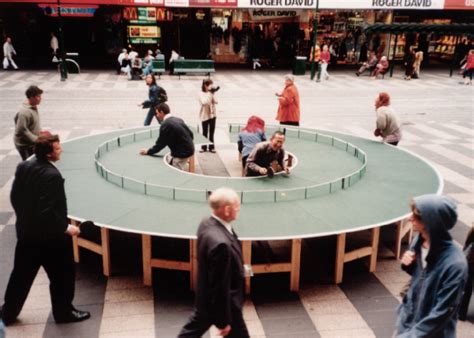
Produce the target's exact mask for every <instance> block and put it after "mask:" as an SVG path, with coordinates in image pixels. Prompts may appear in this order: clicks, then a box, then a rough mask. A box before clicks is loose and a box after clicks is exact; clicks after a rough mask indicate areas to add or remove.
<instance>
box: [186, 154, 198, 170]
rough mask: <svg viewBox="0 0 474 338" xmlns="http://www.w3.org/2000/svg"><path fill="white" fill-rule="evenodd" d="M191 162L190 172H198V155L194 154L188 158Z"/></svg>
mask: <svg viewBox="0 0 474 338" xmlns="http://www.w3.org/2000/svg"><path fill="white" fill-rule="evenodd" d="M188 163H189V172H190V173H194V172H196V155H194V154H193V156H191V157H190V158H189V160H188Z"/></svg>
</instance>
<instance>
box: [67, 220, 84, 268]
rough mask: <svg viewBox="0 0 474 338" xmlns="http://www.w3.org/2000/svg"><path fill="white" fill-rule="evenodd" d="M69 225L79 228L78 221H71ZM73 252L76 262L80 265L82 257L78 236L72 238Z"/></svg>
mask: <svg viewBox="0 0 474 338" xmlns="http://www.w3.org/2000/svg"><path fill="white" fill-rule="evenodd" d="M69 223H70V224H71V225H75V226H78V223H79V222H77V221H76V220H73V219H71V220H69ZM72 251H73V254H74V262H76V263H79V262H80V261H81V256H80V253H79V240H78V239H77V236H72Z"/></svg>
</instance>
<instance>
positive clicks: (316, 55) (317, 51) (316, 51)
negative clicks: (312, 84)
mask: <svg viewBox="0 0 474 338" xmlns="http://www.w3.org/2000/svg"><path fill="white" fill-rule="evenodd" d="M313 60H314V63H315V64H316V66H317V67H318V74H317V77H316V82H320V81H321V63H320V62H321V48H319V46H318V45H316V46H313V47H311V51H310V53H309V61H310V62H313ZM311 75H312V74H311Z"/></svg>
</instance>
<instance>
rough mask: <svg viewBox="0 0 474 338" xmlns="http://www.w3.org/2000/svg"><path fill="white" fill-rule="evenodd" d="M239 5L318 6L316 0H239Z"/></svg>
mask: <svg viewBox="0 0 474 338" xmlns="http://www.w3.org/2000/svg"><path fill="white" fill-rule="evenodd" d="M333 1H334V0H333ZM320 3H321V2H320ZM239 7H240V8H262V9H267V8H293V9H300V8H301V9H303V8H316V0H239Z"/></svg>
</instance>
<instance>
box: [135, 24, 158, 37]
mask: <svg viewBox="0 0 474 338" xmlns="http://www.w3.org/2000/svg"><path fill="white" fill-rule="evenodd" d="M128 37H130V38H160V37H161V30H160V27H156V26H128Z"/></svg>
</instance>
